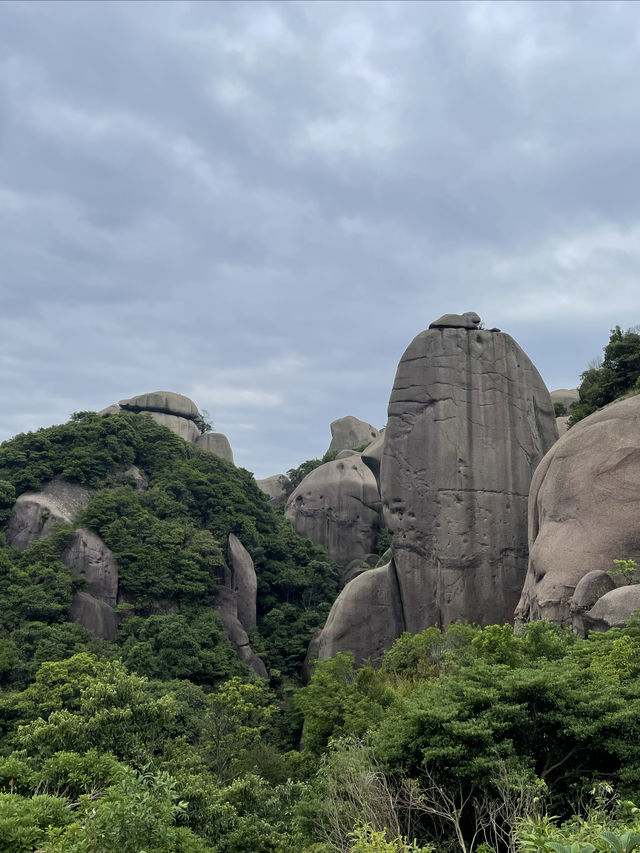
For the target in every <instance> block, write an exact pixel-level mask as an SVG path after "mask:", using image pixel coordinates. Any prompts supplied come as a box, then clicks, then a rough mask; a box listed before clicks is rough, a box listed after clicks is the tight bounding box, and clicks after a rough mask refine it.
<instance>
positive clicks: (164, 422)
mask: <svg viewBox="0 0 640 853" xmlns="http://www.w3.org/2000/svg"><path fill="white" fill-rule="evenodd" d="M144 414H147V415H149V417H151V418H153V419H154V421H155V422H156V423H159V424H160V426H165V427H168V429H170V430H171V432H175V434H176V435H179V436H180V438H184V440H185V441H192V442H196V441H197V440H198V439H199V438H200V430H199V429H198V427H197V426H196V425H195V423H194V422H193V421H191V420H189V419H188V418H181V417H179V416H178V415H168V414H165V413H164V412H144Z"/></svg>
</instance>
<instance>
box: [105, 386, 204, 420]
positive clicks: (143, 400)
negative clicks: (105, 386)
mask: <svg viewBox="0 0 640 853" xmlns="http://www.w3.org/2000/svg"><path fill="white" fill-rule="evenodd" d="M119 405H120V407H121V408H123V409H127V410H128V411H131V412H162V413H164V414H167V415H176V416H177V417H180V418H187V419H188V420H191V421H199V420H201V419H202V415H201V414H200V412H199V411H198V407H197V406H196V404H195V403H194V402H193V400H190V399H189V398H188V397H185V396H184V395H183V394H176V393H175V392H174V391H152V392H151V393H149V394H138V395H137V396H136V397H130V398H129V399H128V400H120V403H119Z"/></svg>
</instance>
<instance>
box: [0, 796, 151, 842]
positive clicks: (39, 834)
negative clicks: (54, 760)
mask: <svg viewBox="0 0 640 853" xmlns="http://www.w3.org/2000/svg"><path fill="white" fill-rule="evenodd" d="M72 820H73V815H72V813H71V811H70V810H69V808H68V805H67V802H66V801H65V800H63V799H60V798H59V797H51V796H49V795H48V794H40V795H37V796H34V797H31V798H28V797H22V796H19V795H18V794H0V845H1V847H0V849H1V850H2V853H32V851H33V850H36V849H37V848H39V847H40V845H41V843H42V841H43V840H44V839H45V836H46V834H47V830H48V829H50V828H51V827H64V826H67V825H68V824H69V823H71V821H72ZM136 853H137V851H136Z"/></svg>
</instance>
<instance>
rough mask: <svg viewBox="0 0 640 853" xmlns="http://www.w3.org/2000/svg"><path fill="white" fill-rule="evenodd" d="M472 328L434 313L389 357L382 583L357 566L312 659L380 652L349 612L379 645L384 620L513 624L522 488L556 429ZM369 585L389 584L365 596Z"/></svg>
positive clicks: (494, 337) (527, 375)
mask: <svg viewBox="0 0 640 853" xmlns="http://www.w3.org/2000/svg"><path fill="white" fill-rule="evenodd" d="M479 324H480V318H479V317H478V316H477V314H473V313H468V314H463V315H453V314H448V315H445V316H444V317H442V318H440V320H438V321H436V322H435V323H432V324H431V326H430V327H429V328H428V329H427V330H425V331H424V332H421V333H420V334H419V335H418V336H417V337H416V338H415V339H414V340H413V341H412V343H411V344H410V345H409V347H408V349H407V351H406V352H405V354H404V355H403V357H402V359H401V361H400V364H399V365H398V371H397V373H396V378H395V382H394V386H393V390H392V392H391V398H390V401H389V411H388V414H389V419H388V422H387V428H386V431H385V440H384V451H383V456H382V463H381V472H380V491H381V498H382V507H383V516H384V522H385V526H386V527H387V528H388V530H389V532H390V533H391V539H392V552H393V559H392V560H391V562H390V564H389V565H388V566H387V567H385V569H384V572H385V573H386V574H385V577H386V575H388V578H387V580H386V581H385V583H383V579H382V578H381V577H377V578H376V583H375V584H374V583H373V578H368V577H367V575H369V574H370V573H368V572H365V573H364V574H363V575H360V576H359V577H357V578H356V579H355V580H353V581H352V582H351V583H349V584H347V586H346V587H345V589H344V590H343V591H342V593H341V595H340V597H339V599H338V601H337V602H336V604H335V605H334V609H333V610H332V612H331V614H330V616H329V619H328V620H327V624H326V626H325V628H324V629H323V632H322V634H321V637H320V644H319V657H320V658H321V659H322V658H324V657H329V656H331V655H333V654H335V653H336V652H338V651H349V650H350V651H353V652H354V653H355V655H356V657H357V658H358V659H359V660H363V659H366V658H367V657H368V656H369V655H371V654H374V653H376V654H379V653H380V648H379V646H380V644H379V643H378V644H377V648H375V649H374V648H371V649H369V648H367V647H366V646H367V645H368V644H369V645H370V643H369V641H368V640H367V641H366V642H363V639H364V637H363V635H362V630H361V627H360V628H352V627H351V625H350V621H351V622H353V612H354V610H357V611H358V612H359V613H361V612H362V613H367V611H368V613H369V619H368V622H367V637H369V638H371V637H376V636H378V637H383V636H384V638H385V640H384V646H386V647H388V646H389V645H390V639H389V637H390V627H389V626H390V625H393V626H394V631H393V632H392V633H395V635H396V636H397V634H398V633H400V632H401V631H404V630H406V631H410V632H412V633H416V632H418V631H421V630H423V629H424V628H426V627H427V626H429V625H439V626H442V627H446V626H447V625H449V624H451V623H452V622H454V621H455V620H458V619H467V620H469V621H472V622H475V623H478V624H480V625H487V624H493V623H503V622H511V621H512V620H513V613H514V609H515V607H516V605H517V603H518V599H519V596H520V592H521V590H522V585H523V582H524V578H525V575H526V570H527V498H528V494H529V486H530V483H531V478H532V476H533V472H534V471H535V468H536V466H537V465H538V462H539V461H540V460H541V459H542V457H543V456H544V454H545V453H546V451H547V450H548V449H549V448H550V446H551V445H552V444H553V443H554V441H555V440H556V439H557V429H556V422H555V413H554V410H553V404H552V402H551V398H550V396H549V392H548V391H547V389H546V387H545V385H544V382H543V381H542V378H541V377H540V374H539V373H538V371H537V370H536V368H535V367H534V366H533V364H532V363H531V361H530V360H529V358H528V357H527V356H526V355H525V353H524V352H523V351H522V349H521V348H520V347H519V346H518V344H517V343H516V342H515V341H514V340H513V339H512V338H511V337H510V336H509V335H506V334H503V333H502V332H500V331H499V330H497V329H491V330H486V329H480V328H479ZM376 571H377V572H378V575H380V574H381V573H382V572H383V570H382V569H379V570H376ZM373 588H375V590H377V591H378V593H379V591H380V589H382V588H384V589H385V590H388V591H389V592H388V594H386V595H385V596H382V595H380V594H378V595H377V597H375V596H373V597H372V594H371V589H373ZM391 597H393V599H394V600H393V601H392V602H390V603H389V604H388V606H385V605H386V604H387V600H388V599H389V600H390V598H391ZM356 622H357V620H356ZM374 623H375V624H374Z"/></svg>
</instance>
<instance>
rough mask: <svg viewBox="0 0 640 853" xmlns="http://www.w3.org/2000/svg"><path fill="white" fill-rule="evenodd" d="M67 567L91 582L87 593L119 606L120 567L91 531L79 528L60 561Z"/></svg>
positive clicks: (88, 583)
mask: <svg viewBox="0 0 640 853" xmlns="http://www.w3.org/2000/svg"><path fill="white" fill-rule="evenodd" d="M60 559H61V560H62V562H63V563H64V564H65V566H68V567H69V569H70V570H71V571H72V572H73V574H74V575H79V576H80V577H84V578H86V579H87V592H88V593H89V595H91V596H93V597H94V598H98V599H100V600H101V601H104V602H105V604H107V605H109V606H110V607H115V606H116V601H117V598H118V566H117V565H116V558H115V557H114V556H113V553H112V551H110V550H109V548H107V546H106V545H105V544H104V542H103V541H102V539H101V538H100V537H99V536H98V535H97V534H95V533H93V532H92V531H91V530H87V529H85V528H83V527H80V528H78V529H77V530H76V531H75V532H74V534H73V538H72V539H71V542H70V543H69V544H68V545H67V547H66V548H65V550H64V551H63V552H62V556H61V558H60Z"/></svg>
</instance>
